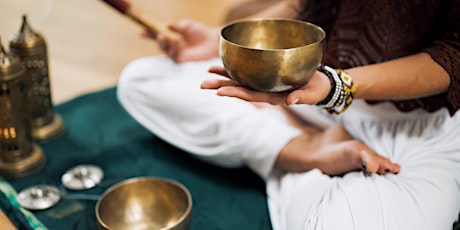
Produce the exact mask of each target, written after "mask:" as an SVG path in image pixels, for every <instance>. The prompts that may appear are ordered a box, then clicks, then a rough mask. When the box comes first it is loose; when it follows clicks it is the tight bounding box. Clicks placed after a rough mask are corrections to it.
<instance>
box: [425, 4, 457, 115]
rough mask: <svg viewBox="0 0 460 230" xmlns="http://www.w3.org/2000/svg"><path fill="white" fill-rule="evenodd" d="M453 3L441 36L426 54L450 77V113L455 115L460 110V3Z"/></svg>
mask: <svg viewBox="0 0 460 230" xmlns="http://www.w3.org/2000/svg"><path fill="white" fill-rule="evenodd" d="M452 2H453V6H452V7H451V8H450V9H451V10H450V12H449V15H448V17H446V19H445V21H444V22H442V24H440V25H439V26H441V28H442V29H441V30H442V32H441V33H440V36H439V37H438V38H437V39H436V41H435V42H434V43H433V45H432V46H430V47H428V48H427V49H425V52H427V53H428V54H429V55H430V56H431V57H432V58H433V60H434V61H436V62H437V63H438V64H439V65H441V66H442V67H443V68H444V69H445V70H446V71H447V73H448V74H449V76H450V79H451V83H450V86H449V89H448V91H447V100H448V102H449V104H450V108H449V109H450V112H451V113H455V112H456V111H458V110H459V109H460V1H452Z"/></svg>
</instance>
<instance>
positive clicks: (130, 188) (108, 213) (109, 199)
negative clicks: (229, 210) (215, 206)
mask: <svg viewBox="0 0 460 230" xmlns="http://www.w3.org/2000/svg"><path fill="white" fill-rule="evenodd" d="M191 212H192V197H191V195H190V192H189V191H188V190H187V188H186V187H185V186H184V185H182V184H180V183H178V182H176V181H172V180H168V179H164V178H156V177H138V178H132V179H128V180H125V181H122V182H120V183H118V184H115V185H113V186H112V187H110V188H109V189H107V191H105V192H104V194H102V196H101V198H100V199H99V200H98V202H97V204H96V218H97V221H98V224H99V228H100V229H104V230H108V229H111V230H112V229H136V230H144V229H145V230H147V229H149V230H150V229H163V230H166V229H168V230H182V229H188V228H189V226H190V222H191V215H192V213H191Z"/></svg>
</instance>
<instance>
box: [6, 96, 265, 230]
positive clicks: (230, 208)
mask: <svg viewBox="0 0 460 230" xmlns="http://www.w3.org/2000/svg"><path fill="white" fill-rule="evenodd" d="M56 113H57V114H59V115H60V116H61V117H62V118H63V120H64V123H65V125H66V128H67V130H66V132H65V133H63V134H62V135H60V136H58V137H55V138H53V139H51V140H48V141H46V142H42V143H39V144H40V146H41V147H42V148H43V150H44V153H45V155H46V158H47V162H46V165H45V166H44V168H43V169H42V170H40V171H39V172H37V173H35V174H33V175H30V176H27V177H24V178H20V179H14V180H8V182H9V183H10V184H11V185H12V186H13V187H14V188H15V189H16V191H21V190H22V189H24V188H26V187H28V186H31V185H36V184H50V185H55V186H58V187H60V188H62V185H61V176H62V174H63V173H64V172H65V171H66V170H68V169H70V168H71V167H74V166H76V165H79V164H95V165H98V166H100V167H101V168H102V169H103V170H104V173H105V175H104V180H103V182H102V183H101V184H100V185H99V186H97V187H95V188H92V189H89V190H82V191H70V190H64V191H65V192H66V194H69V195H76V194H89V195H96V196H98V195H101V194H102V193H103V192H104V191H105V190H106V189H107V188H109V187H110V186H111V185H113V184H114V183H117V182H120V181H122V180H124V179H128V178H132V177H143V176H153V177H163V178H168V179H172V180H176V181H178V182H180V183H182V184H184V185H185V186H186V187H187V188H188V189H189V190H190V192H191V194H192V198H193V212H192V223H191V227H190V229H192V230H193V229H197V230H198V229H199V230H205V229H213V230H215V229H241V230H244V229H251V230H253V229H271V225H270V220H269V214H268V208H267V203H266V196H265V195H266V194H265V185H264V182H263V181H262V180H261V179H260V178H259V177H258V176H256V175H255V174H254V173H252V172H251V171H250V170H249V169H247V168H238V169H225V168H220V167H216V166H214V165H210V164H206V163H203V162H201V161H198V160H196V159H194V158H192V157H191V156H190V155H189V154H187V153H186V152H184V151H182V150H180V149H177V148H175V147H174V146H172V145H170V144H168V143H166V142H164V141H162V140H161V139H159V138H158V137H156V136H155V135H154V134H152V133H150V132H148V131H147V130H146V129H144V128H143V127H142V126H140V125H139V124H138V123H137V122H136V121H135V120H134V119H132V118H131V117H130V116H129V114H127V113H126V112H125V111H124V110H123V108H122V107H121V106H120V104H119V103H118V101H117V98H116V88H110V89H106V90H102V91H99V92H95V93H91V94H88V95H84V96H81V97H78V98H76V99H73V100H71V101H69V102H66V103H63V104H60V105H57V106H56ZM1 198H2V197H1V196H0V199H1ZM96 202H97V200H96V199H93V200H74V199H68V198H66V197H64V198H63V199H62V200H61V201H60V202H59V203H58V204H57V205H56V206H54V207H52V208H49V209H47V210H43V211H33V214H34V215H35V216H36V217H37V218H38V219H39V220H40V221H41V222H42V223H43V224H44V225H45V226H46V227H48V228H49V229H52V230H54V229H57V230H61V229H82V230H83V229H84V230H91V229H97V221H96V216H95V205H96ZM0 205H2V203H0ZM9 215H11V214H9ZM18 219H21V218H14V220H15V221H16V222H17V220H18Z"/></svg>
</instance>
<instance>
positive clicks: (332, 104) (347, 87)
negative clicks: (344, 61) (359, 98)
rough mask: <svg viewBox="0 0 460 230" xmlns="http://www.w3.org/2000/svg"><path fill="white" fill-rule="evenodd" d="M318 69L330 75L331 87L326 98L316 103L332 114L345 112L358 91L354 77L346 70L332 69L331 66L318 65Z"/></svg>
mask: <svg viewBox="0 0 460 230" xmlns="http://www.w3.org/2000/svg"><path fill="white" fill-rule="evenodd" d="M318 71H320V72H322V73H324V74H325V75H326V76H327V77H328V79H329V81H330V83H331V89H330V91H329V93H328V95H327V96H326V98H324V99H323V100H322V101H320V102H318V103H317V104H316V105H317V106H319V107H321V108H324V109H325V110H327V111H328V112H329V113H332V114H340V113H342V112H345V110H347V108H348V107H349V106H350V105H351V103H352V101H353V97H354V94H355V92H356V88H355V86H354V85H353V80H352V78H351V77H350V75H349V74H348V73H346V72H345V71H344V70H340V69H332V68H331V67H329V66H323V65H321V66H320V67H318Z"/></svg>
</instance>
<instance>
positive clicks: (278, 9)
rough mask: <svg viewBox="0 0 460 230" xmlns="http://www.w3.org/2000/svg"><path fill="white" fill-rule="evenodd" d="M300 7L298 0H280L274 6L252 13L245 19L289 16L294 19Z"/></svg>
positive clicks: (288, 17)
mask: <svg viewBox="0 0 460 230" xmlns="http://www.w3.org/2000/svg"><path fill="white" fill-rule="evenodd" d="M298 7H299V1H298V0H283V1H279V2H277V3H276V4H273V5H272V6H270V7H268V8H266V9H264V10H262V11H260V12H257V13H255V14H252V15H250V16H248V17H246V18H244V19H253V18H287V19H294V18H295V17H296V16H297V14H298V12H297V9H298Z"/></svg>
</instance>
